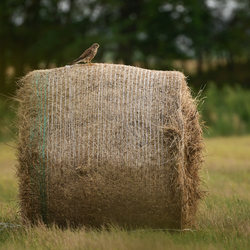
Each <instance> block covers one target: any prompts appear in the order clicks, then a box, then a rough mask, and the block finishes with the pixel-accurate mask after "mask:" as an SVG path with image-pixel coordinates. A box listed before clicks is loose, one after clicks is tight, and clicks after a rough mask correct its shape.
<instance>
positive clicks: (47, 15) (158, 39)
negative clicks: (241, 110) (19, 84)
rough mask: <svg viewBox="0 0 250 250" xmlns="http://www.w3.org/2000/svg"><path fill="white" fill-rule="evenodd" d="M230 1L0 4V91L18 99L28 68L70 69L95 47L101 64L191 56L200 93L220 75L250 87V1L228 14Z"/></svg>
mask: <svg viewBox="0 0 250 250" xmlns="http://www.w3.org/2000/svg"><path fill="white" fill-rule="evenodd" d="M227 2H228V1H227V0H214V1H208V0H207V1H197V0H185V1H184V0H177V1H176V0H175V1H174V0H167V1H162V0H119V1H117V0H1V1H0V37H1V39H0V92H1V93H5V94H12V93H13V92H14V91H15V88H16V85H15V80H16V79H17V78H18V77H20V76H22V75H23V74H24V73H25V72H27V71H28V70H32V69H37V68H41V67H43V68H48V67H53V66H54V67H55V66H63V65H65V64H66V63H67V62H69V61H72V60H74V59H75V58H76V57H78V56H79V55H80V54H81V53H82V52H83V51H84V50H85V49H86V48H88V47H89V46H90V45H91V44H92V43H94V42H98V43H99V44H100V45H101V47H100V49H99V52H98V54H97V57H96V59H95V60H96V61H99V62H110V61H112V62H118V63H120V62H123V63H125V64H134V65H140V66H142V67H146V68H154V69H164V70H166V69H170V70H171V69H173V68H175V69H178V68H177V67H175V66H174V64H173V62H174V61H175V60H177V59H178V60H182V61H185V60H190V59H192V60H195V62H197V63H196V65H195V66H194V67H195V71H194V73H193V74H191V73H189V72H185V73H187V74H189V75H191V78H190V79H192V83H193V85H194V86H195V87H196V88H199V86H200V85H201V82H207V81H208V80H215V81H216V82H218V81H217V79H214V78H217V77H218V78H219V77H220V75H221V71H223V72H224V78H223V80H222V82H221V83H220V84H224V83H230V84H233V83H234V82H238V83H239V84H240V85H242V86H245V87H249V85H248V82H249V80H250V76H249V75H250V74H249V70H248V68H249V66H250V60H249V59H250V42H249V40H250V39H249V38H250V3H249V0H238V1H237V3H236V1H235V2H234V1H231V2H234V4H235V6H234V8H233V9H232V11H231V14H230V15H227V16H226V15H225V13H224V12H225V10H226V9H227V8H226V6H227ZM223 13H224V14H223ZM214 62H215V63H214ZM41 63H42V64H41ZM219 67H220V70H218V68H219ZM179 69H180V70H184V71H186V69H185V67H184V68H183V67H179ZM231 75H234V76H235V77H234V78H237V77H238V76H241V77H240V78H239V80H238V79H236V80H235V79H232V77H231ZM211 78H212V79H211Z"/></svg>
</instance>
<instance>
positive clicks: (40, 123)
mask: <svg viewBox="0 0 250 250" xmlns="http://www.w3.org/2000/svg"><path fill="white" fill-rule="evenodd" d="M46 80H47V81H39V75H38V74H36V77H35V81H34V82H33V84H34V85H36V86H35V88H33V86H32V93H31V95H32V98H31V105H35V102H37V107H38V113H37V114H36V118H35V120H36V121H35V123H32V122H33V121H32V114H31V124H30V127H31V128H30V149H31V148H32V147H36V146H37V151H38V154H39V155H40V157H38V162H36V163H34V162H32V159H31V161H30V178H31V194H32V203H33V202H34V194H35V191H36V190H34V182H35V181H36V182H37V184H38V188H39V190H37V191H38V193H39V195H38V196H39V197H38V200H40V208H39V209H40V211H39V212H40V215H41V217H42V220H43V222H44V223H47V221H48V214H47V186H46V175H47V173H46V172H47V171H46V159H45V151H46V142H47V133H46V131H47V129H46V128H47V86H48V75H47V76H46ZM44 82H45V83H44ZM43 83H44V84H43ZM35 90H36V94H37V95H36V96H34V97H33V93H34V92H35ZM31 108H32V107H31ZM36 137H37V138H36ZM35 139H36V141H37V145H36V144H34V142H35ZM32 151H33V150H32ZM30 152H31V150H30ZM30 157H31V153H30ZM36 188H37V187H36ZM33 212H35V211H33ZM34 215H35V214H33V216H34Z"/></svg>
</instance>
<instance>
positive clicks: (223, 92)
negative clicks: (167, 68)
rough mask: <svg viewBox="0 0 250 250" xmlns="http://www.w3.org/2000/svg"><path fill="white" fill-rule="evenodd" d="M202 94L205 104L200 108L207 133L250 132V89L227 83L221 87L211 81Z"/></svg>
mask: <svg viewBox="0 0 250 250" xmlns="http://www.w3.org/2000/svg"><path fill="white" fill-rule="evenodd" d="M202 96H203V97H204V99H203V100H204V104H203V105H201V107H200V108H201V109H202V118H203V119H204V121H205V125H206V126H208V129H207V131H205V135H207V136H217V135H221V136H227V135H243V134H247V133H250V102H249V100H250V90H244V89H243V88H242V87H240V86H239V85H236V86H234V87H232V86H229V85H225V86H223V87H222V88H221V89H220V88H218V86H217V85H216V84H215V83H214V82H209V83H208V84H207V87H206V90H205V91H204V93H203V95H202Z"/></svg>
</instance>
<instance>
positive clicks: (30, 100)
mask: <svg viewBox="0 0 250 250" xmlns="http://www.w3.org/2000/svg"><path fill="white" fill-rule="evenodd" d="M19 84H20V88H19V90H18V92H17V99H18V101H19V102H20V105H19V110H18V116H19V147H18V155H19V165H18V166H17V173H18V177H19V183H20V193H19V196H20V204H21V214H22V217H23V218H26V219H28V220H29V221H31V222H34V223H35V222H37V220H39V219H42V220H43V221H44V222H45V223H52V222H55V223H56V224H58V225H59V226H66V225H69V224H70V225H71V226H81V225H85V226H91V227H100V226H102V225H108V224H117V225H122V226H128V227H133V228H135V227H150V228H178V229H184V228H187V227H190V226H192V225H193V224H194V216H195V214H196V211H197V206H198V203H199V201H200V199H201V197H202V194H203V192H202V190H201V185H200V178H199V171H200V169H201V166H202V162H203V157H202V149H203V138H202V130H201V127H200V124H199V118H200V117H199V113H197V112H196V103H195V100H194V99H192V97H191V94H190V91H189V88H188V86H187V84H186V81H185V77H184V75H183V74H182V73H180V72H175V71H153V70H146V69H141V68H137V67H132V66H125V65H114V64H93V65H92V66H87V65H74V66H70V67H69V66H66V67H62V68H56V69H51V70H37V71H33V72H30V73H29V74H27V75H26V76H25V77H24V78H23V79H21V80H20V82H19Z"/></svg>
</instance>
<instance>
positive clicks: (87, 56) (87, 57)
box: [70, 43, 100, 65]
mask: <svg viewBox="0 0 250 250" xmlns="http://www.w3.org/2000/svg"><path fill="white" fill-rule="evenodd" d="M99 46H100V45H99V44H98V43H94V44H93V45H92V46H91V47H90V48H88V49H86V50H85V51H84V52H83V53H82V55H81V56H80V57H79V58H77V59H76V60H74V61H73V62H71V63H70V65H72V64H76V63H80V62H86V63H88V65H91V60H92V59H93V58H94V57H95V55H96V53H97V49H98V48H99Z"/></svg>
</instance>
